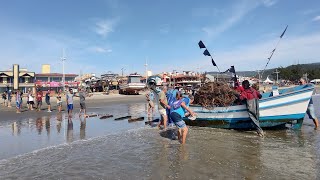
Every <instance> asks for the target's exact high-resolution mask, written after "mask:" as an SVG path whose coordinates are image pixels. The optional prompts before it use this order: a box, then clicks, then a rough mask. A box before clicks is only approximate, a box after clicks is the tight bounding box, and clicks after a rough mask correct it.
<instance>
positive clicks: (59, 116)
mask: <svg viewBox="0 0 320 180" xmlns="http://www.w3.org/2000/svg"><path fill="white" fill-rule="evenodd" d="M61 122H62V113H58V114H57V121H56V123H57V132H58V134H60V131H61Z"/></svg>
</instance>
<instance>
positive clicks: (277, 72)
mask: <svg viewBox="0 0 320 180" xmlns="http://www.w3.org/2000/svg"><path fill="white" fill-rule="evenodd" d="M274 73H276V74H277V82H276V84H278V83H279V82H278V80H279V73H280V71H278V69H276V71H275V72H274Z"/></svg>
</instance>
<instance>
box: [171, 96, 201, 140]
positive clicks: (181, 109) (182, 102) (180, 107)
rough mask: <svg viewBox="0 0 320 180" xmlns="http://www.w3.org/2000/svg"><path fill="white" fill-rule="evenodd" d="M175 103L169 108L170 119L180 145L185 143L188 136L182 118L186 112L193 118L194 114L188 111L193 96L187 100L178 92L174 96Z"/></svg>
mask: <svg viewBox="0 0 320 180" xmlns="http://www.w3.org/2000/svg"><path fill="white" fill-rule="evenodd" d="M176 99H177V100H176V101H175V102H174V103H173V105H172V107H171V108H170V117H171V119H172V121H173V123H174V124H175V125H176V126H177V128H178V139H179V141H180V143H181V144H185V143H186V138H187V134H188V127H187V125H186V123H185V122H184V121H183V118H184V117H185V115H186V111H187V112H188V113H189V115H191V116H192V117H195V115H196V114H195V113H194V112H193V111H192V110H191V109H189V104H191V103H192V102H193V100H194V98H193V96H192V95H190V97H189V98H187V97H185V98H183V97H182V95H181V93H180V92H179V91H178V92H177V94H176Z"/></svg>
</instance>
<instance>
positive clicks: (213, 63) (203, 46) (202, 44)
mask: <svg viewBox="0 0 320 180" xmlns="http://www.w3.org/2000/svg"><path fill="white" fill-rule="evenodd" d="M198 45H199V48H200V49H205V50H204V52H203V55H205V56H210V57H211V63H212V65H213V66H215V67H217V69H218V71H219V73H220V69H219V67H218V66H217V64H216V62H214V60H213V57H212V56H211V54H210V52H209V51H208V49H207V47H206V46H205V45H204V43H203V42H202V41H201V40H200V41H199V43H198Z"/></svg>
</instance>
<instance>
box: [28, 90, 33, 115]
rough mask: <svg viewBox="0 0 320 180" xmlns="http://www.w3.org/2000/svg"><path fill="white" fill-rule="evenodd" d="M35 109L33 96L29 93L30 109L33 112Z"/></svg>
mask: <svg viewBox="0 0 320 180" xmlns="http://www.w3.org/2000/svg"><path fill="white" fill-rule="evenodd" d="M33 107H34V97H33V96H32V93H31V92H29V93H28V108H29V109H30V110H31V111H33Z"/></svg>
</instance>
